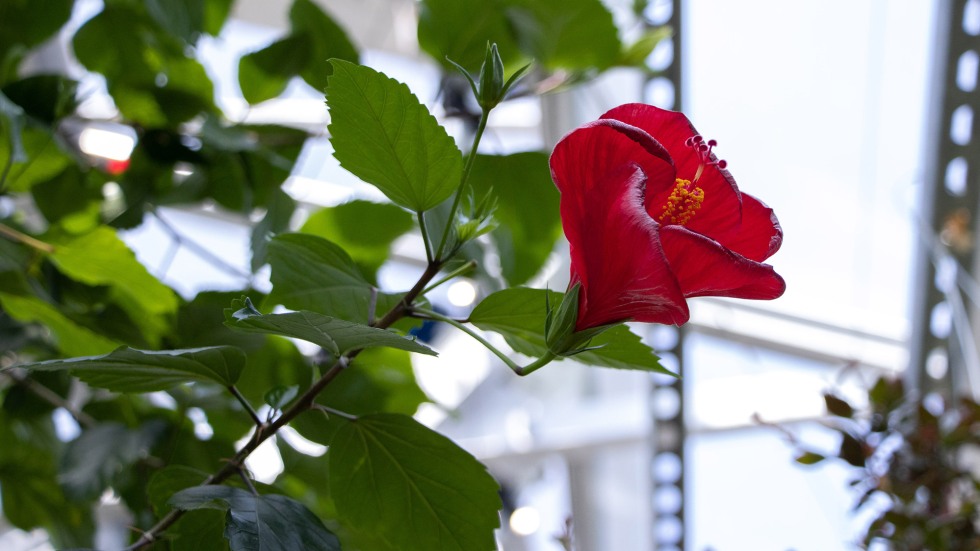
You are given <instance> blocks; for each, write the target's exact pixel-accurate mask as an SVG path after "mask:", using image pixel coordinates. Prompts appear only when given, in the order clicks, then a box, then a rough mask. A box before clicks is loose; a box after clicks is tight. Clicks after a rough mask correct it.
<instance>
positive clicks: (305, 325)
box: [225, 298, 436, 356]
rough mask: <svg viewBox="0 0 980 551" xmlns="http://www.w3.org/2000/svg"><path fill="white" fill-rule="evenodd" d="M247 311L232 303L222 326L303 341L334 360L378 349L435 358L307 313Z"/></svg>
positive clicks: (381, 333) (403, 341)
mask: <svg viewBox="0 0 980 551" xmlns="http://www.w3.org/2000/svg"><path fill="white" fill-rule="evenodd" d="M245 301H248V299H247V298H246V299H245ZM250 307H251V302H242V301H235V302H233V303H232V307H231V308H229V309H227V310H225V323H226V324H228V325H229V326H230V327H234V328H236V329H241V330H243V331H251V332H254V333H267V334H273V335H282V336H284V337H293V338H297V339H303V340H305V341H309V342H312V343H314V344H317V345H319V346H320V347H322V348H323V349H324V350H326V351H327V352H330V353H331V354H333V355H334V356H340V355H342V354H346V353H347V352H350V351H351V350H357V349H360V348H374V347H378V346H384V347H389V348H397V349H399V350H407V351H409V352H418V353H419V354H428V355H432V356H435V355H436V353H435V352H434V351H433V350H432V349H431V348H429V347H427V346H424V345H422V344H419V343H417V342H415V341H413V340H410V339H408V338H405V337H402V336H401V335H398V334H396V333H393V332H391V331H387V330H384V329H378V328H375V327H370V326H367V325H361V324H359V323H354V322H350V321H345V320H342V319H337V318H331V317H329V316H324V315H323V314H317V313H315V312H308V311H299V312H290V313H288V314H255V310H254V308H250Z"/></svg>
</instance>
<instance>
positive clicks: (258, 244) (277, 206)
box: [251, 189, 296, 272]
mask: <svg viewBox="0 0 980 551" xmlns="http://www.w3.org/2000/svg"><path fill="white" fill-rule="evenodd" d="M272 193H273V195H272V199H271V200H270V201H269V205H268V208H267V209H266V211H265V216H263V217H262V220H259V223H258V224H256V225H255V227H254V228H252V261H251V264H252V271H253V272H254V271H257V270H258V269H259V268H261V267H262V266H264V265H265V263H266V257H267V256H268V254H269V239H271V238H272V236H274V235H276V234H278V233H280V232H283V231H286V230H287V229H289V221H290V220H291V219H292V217H293V213H294V212H295V211H296V201H295V200H293V198H292V197H290V196H289V194H288V193H286V192H285V191H282V190H281V189H277V190H275V191H273V192H272Z"/></svg>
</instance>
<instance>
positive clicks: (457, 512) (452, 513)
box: [330, 414, 501, 551]
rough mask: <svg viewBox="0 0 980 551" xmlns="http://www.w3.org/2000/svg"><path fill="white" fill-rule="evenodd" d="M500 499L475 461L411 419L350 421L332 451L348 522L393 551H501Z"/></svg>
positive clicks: (334, 487)
mask: <svg viewBox="0 0 980 551" xmlns="http://www.w3.org/2000/svg"><path fill="white" fill-rule="evenodd" d="M498 491H499V488H498V486H497V483H496V481H494V479H493V478H492V477H491V476H490V474H489V473H487V471H486V467H484V466H483V465H482V464H481V463H480V462H479V461H477V460H476V459H475V458H473V456H471V455H470V454H468V453H467V452H466V451H464V450H463V449H462V448H460V447H459V446H457V445H456V444H454V443H453V442H452V441H451V440H449V439H448V438H446V437H445V436H442V435H440V434H439V433H436V432H434V431H432V430H431V429H429V428H427V427H425V426H424V425H422V424H420V423H418V422H417V421H415V420H414V419H412V418H411V417H409V416H406V415H396V414H377V415H366V416H363V417H360V418H358V419H357V420H355V421H348V422H346V423H345V424H344V426H343V427H341V428H340V430H339V431H338V432H337V434H336V436H335V437H334V439H333V441H332V442H331V445H330V493H331V495H332V496H333V498H334V501H335V503H336V505H337V512H338V513H339V514H340V517H341V519H343V520H344V521H345V522H346V523H347V524H348V525H349V526H351V527H352V528H354V529H355V530H356V531H358V532H371V533H374V534H375V535H377V536H378V537H379V538H380V539H383V540H385V541H387V542H388V544H389V545H390V546H391V549H397V550H399V551H431V550H433V549H439V550H440V551H453V550H456V551H490V550H492V549H496V544H495V541H494V535H493V531H494V529H495V528H497V526H498V524H499V517H498V513H497V511H498V510H499V509H500V507H501V502H500V496H499V494H498Z"/></svg>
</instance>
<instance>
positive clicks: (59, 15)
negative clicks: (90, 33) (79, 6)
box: [0, 0, 74, 60]
mask: <svg viewBox="0 0 980 551" xmlns="http://www.w3.org/2000/svg"><path fill="white" fill-rule="evenodd" d="M73 5H74V1H73V0H51V1H50V2H45V4H44V9H38V6H37V4H35V3H34V2H29V1H26V0H6V1H4V2H0V60H3V59H4V58H5V57H6V56H7V53H8V51H9V50H10V49H12V48H14V47H21V48H30V47H32V46H35V45H37V44H40V43H41V42H43V41H44V40H45V39H46V38H48V37H49V36H51V35H52V34H54V33H55V31H57V30H58V29H60V28H61V26H62V25H64V24H65V23H66V22H68V19H69V18H70V17H71V9H72V6H73Z"/></svg>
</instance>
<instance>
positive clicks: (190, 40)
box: [146, 0, 209, 45]
mask: <svg viewBox="0 0 980 551" xmlns="http://www.w3.org/2000/svg"><path fill="white" fill-rule="evenodd" d="M207 3H209V2H200V1H199V0H146V11H147V12H148V13H149V14H150V16H151V17H152V18H153V20H154V21H156V23H157V25H159V26H160V27H161V28H162V29H163V30H165V31H166V32H167V33H169V34H170V35H173V36H178V37H180V38H181V39H182V40H183V41H184V42H186V43H187V44H189V45H193V44H194V43H195V42H197V39H198V37H199V36H200V35H201V33H202V32H203V31H204V6H205V4H207Z"/></svg>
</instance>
